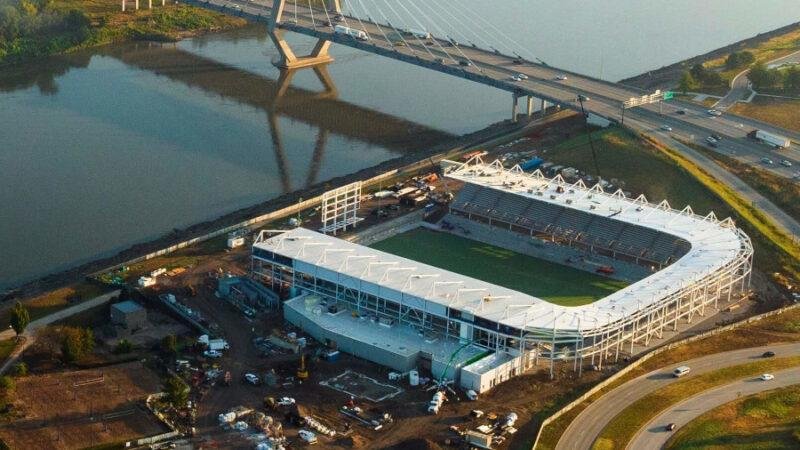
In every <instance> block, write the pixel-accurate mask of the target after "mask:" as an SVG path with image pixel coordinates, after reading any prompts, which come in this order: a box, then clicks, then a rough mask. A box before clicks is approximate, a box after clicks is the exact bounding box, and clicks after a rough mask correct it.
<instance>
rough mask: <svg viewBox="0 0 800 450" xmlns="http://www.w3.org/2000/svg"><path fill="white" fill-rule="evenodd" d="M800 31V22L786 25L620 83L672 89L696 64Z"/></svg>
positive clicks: (713, 60)
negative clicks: (685, 72) (684, 73)
mask: <svg viewBox="0 0 800 450" xmlns="http://www.w3.org/2000/svg"><path fill="white" fill-rule="evenodd" d="M798 32H800V22H796V23H793V24H791V25H786V26H784V27H781V28H778V29H775V30H772V31H768V32H766V33H761V34H758V35H756V36H753V37H751V38H748V39H744V40H741V41H739V42H734V43H733V44H730V45H726V46H724V47H720V48H718V49H715V50H712V51H710V52H708V53H704V54H702V55H697V56H694V57H692V58H689V59H685V60H683V61H678V62H676V63H675V64H670V65H668V66H664V67H661V68H659V69H655V70H650V71H647V72H645V73H643V74H641V75H637V76H634V77H631V78H626V79H624V80H621V81H620V83H622V84H624V85H627V86H633V87H637V88H640V89H644V90H648V91H650V90H654V89H662V90H667V89H671V88H674V87H675V86H676V85H677V84H678V81H679V80H680V78H681V75H682V74H683V72H684V71H686V70H688V69H689V68H691V67H692V66H693V65H695V64H705V63H719V62H720V61H723V60H724V58H726V57H727V56H728V55H729V54H730V53H733V52H739V51H743V50H751V49H757V48H758V47H759V46H762V45H763V44H765V43H767V42H769V41H770V40H773V39H776V38H779V37H781V36H784V35H789V34H792V33H798ZM777 56H779V55H777ZM777 56H776V57H777Z"/></svg>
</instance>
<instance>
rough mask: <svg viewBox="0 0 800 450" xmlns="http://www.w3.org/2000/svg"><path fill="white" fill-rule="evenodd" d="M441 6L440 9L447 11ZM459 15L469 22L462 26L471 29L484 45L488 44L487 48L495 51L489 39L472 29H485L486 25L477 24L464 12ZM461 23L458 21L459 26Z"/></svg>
mask: <svg viewBox="0 0 800 450" xmlns="http://www.w3.org/2000/svg"><path fill="white" fill-rule="evenodd" d="M441 8H442V10H444V11H447V9H446V8H445V7H444V6H442V7H441ZM456 11H458V8H456ZM451 14H453V13H451ZM453 16H454V17H455V15H454V14H453ZM461 17H462V18H463V19H464V20H465V21H467V22H469V23H468V24H467V25H466V26H465V27H463V28H467V29H469V30H473V33H474V34H475V36H477V37H478V38H479V39H480V40H481V41H483V42H484V43H486V45H487V46H488V48H489V49H491V50H494V51H497V49H496V48H495V47H494V45H493V44H492V42H491V41H490V40H489V39H487V38H485V37H483V36H481V35H480V34H479V33H478V32H477V31H474V30H484V29H486V27H484V26H482V25H481V24H479V23H478V22H476V21H475V20H474V19H472V18H471V17H469V16H467V15H466V14H464V13H461ZM463 25H464V24H463V23H461V22H460V21H459V26H460V27H461V26H463Z"/></svg>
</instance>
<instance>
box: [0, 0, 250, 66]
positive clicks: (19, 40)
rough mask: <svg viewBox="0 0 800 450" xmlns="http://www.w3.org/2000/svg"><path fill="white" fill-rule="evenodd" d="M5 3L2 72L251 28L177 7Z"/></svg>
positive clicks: (82, 1) (94, 1) (73, 1)
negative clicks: (109, 47) (129, 44)
mask: <svg viewBox="0 0 800 450" xmlns="http://www.w3.org/2000/svg"><path fill="white" fill-rule="evenodd" d="M30 5H33V6H29V3H28V2H24V3H23V2H16V1H15V0H2V1H0V6H4V7H5V8H6V10H7V11H6V12H4V14H3V15H2V16H0V67H2V66H4V65H9V64H16V63H20V62H24V61H28V60H31V59H34V58H39V57H43V56H49V55H55V54H60V53H67V52H72V51H75V50H78V49H84V48H89V47H95V46H99V45H105V44H111V43H118V42H126V41H134V40H147V41H177V40H180V39H184V38H187V37H192V36H197V35H200V34H203V33H208V32H216V31H222V30H227V29H232V28H238V27H242V26H245V25H246V24H247V22H246V21H245V20H243V19H240V18H237V17H232V16H228V15H225V14H220V13H216V12H212V11H209V10H205V9H202V8H195V7H192V6H187V5H182V4H178V3H176V2H171V3H170V4H167V5H165V6H161V2H159V1H155V2H153V9H152V10H149V9H146V7H147V3H146V2H145V1H144V0H141V2H140V7H141V6H144V8H145V9H139V10H138V11H137V10H133V7H134V6H133V3H132V2H131V4H130V5H129V10H128V11H126V12H122V11H121V4H120V2H119V1H117V0H53V1H51V2H49V3H48V2H44V1H42V2H37V3H35V4H34V3H30Z"/></svg>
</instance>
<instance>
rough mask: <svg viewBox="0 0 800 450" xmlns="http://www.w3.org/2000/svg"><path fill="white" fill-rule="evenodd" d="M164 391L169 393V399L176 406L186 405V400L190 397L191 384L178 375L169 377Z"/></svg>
mask: <svg viewBox="0 0 800 450" xmlns="http://www.w3.org/2000/svg"><path fill="white" fill-rule="evenodd" d="M164 392H166V394H167V401H168V402H169V403H170V404H171V405H172V406H174V407H176V408H180V407H183V406H185V405H186V400H188V399H189V385H188V384H186V382H185V381H183V380H182V379H181V378H180V377H177V376H171V377H169V378H168V379H167V382H166V383H165V386H164Z"/></svg>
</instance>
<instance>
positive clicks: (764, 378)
mask: <svg viewBox="0 0 800 450" xmlns="http://www.w3.org/2000/svg"><path fill="white" fill-rule="evenodd" d="M758 379H759V380H761V381H769V380H774V379H775V375H773V374H771V373H762V374H761V376H760V377H758Z"/></svg>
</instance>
